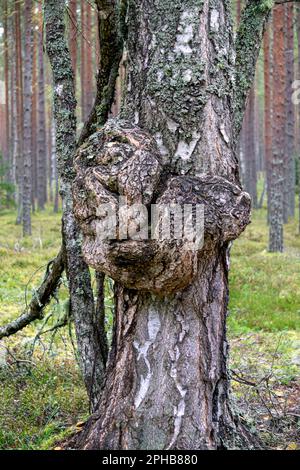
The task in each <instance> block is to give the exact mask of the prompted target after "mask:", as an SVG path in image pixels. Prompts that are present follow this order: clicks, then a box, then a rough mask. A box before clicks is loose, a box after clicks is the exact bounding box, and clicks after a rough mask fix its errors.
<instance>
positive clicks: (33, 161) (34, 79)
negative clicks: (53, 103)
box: [31, 29, 38, 212]
mask: <svg viewBox="0 0 300 470" xmlns="http://www.w3.org/2000/svg"><path fill="white" fill-rule="evenodd" d="M37 47H38V38H37V32H36V31H35V29H34V31H33V46H32V85H31V89H32V101H31V181H32V186H31V207H32V211H33V212H34V211H35V203H36V198H37V88H38V83H37Z"/></svg>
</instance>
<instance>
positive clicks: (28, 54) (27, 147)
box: [22, 0, 32, 236]
mask: <svg viewBox="0 0 300 470" xmlns="http://www.w3.org/2000/svg"><path fill="white" fill-rule="evenodd" d="M31 77H32V0H26V1H25V65H24V165H23V194H22V196H23V212H22V219H23V235H24V236H26V235H31Z"/></svg>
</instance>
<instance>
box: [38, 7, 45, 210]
mask: <svg viewBox="0 0 300 470" xmlns="http://www.w3.org/2000/svg"><path fill="white" fill-rule="evenodd" d="M38 38H39V41H38V44H39V47H38V129H37V130H38V135H37V201H38V208H39V209H40V210H43V209H44V208H45V203H46V202H47V138H46V109H45V65H44V51H43V19H42V10H41V5H39V29H38Z"/></svg>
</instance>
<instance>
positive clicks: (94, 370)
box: [44, 0, 105, 410]
mask: <svg viewBox="0 0 300 470" xmlns="http://www.w3.org/2000/svg"><path fill="white" fill-rule="evenodd" d="M64 13H65V1H64V0H45V2H44V23H45V34H46V48H47V53H48V57H49V60H50V64H51V68H52V73H53V82H54V119H55V133H56V155H57V165H58V173H59V176H60V191H61V196H62V201H63V217H62V223H63V227H62V233H63V242H64V246H65V253H66V260H65V266H66V272H67V277H68V283H69V292H70V308H71V312H72V315H73V318H74V324H75V330H76V337H77V347H78V355H79V360H80V365H81V370H82V373H83V378H84V382H85V385H86V389H87V392H88V395H89V397H90V401H91V409H92V410H93V409H94V408H95V406H96V404H97V402H98V399H99V395H100V391H101V388H102V386H103V374H104V370H105V360H104V356H103V351H102V349H101V337H102V333H103V332H102V331H100V329H101V325H100V324H99V323H98V317H97V315H96V311H95V304H94V296H93V290H92V285H91V277H90V272H89V268H88V266H87V265H86V263H85V261H84V260H83V257H82V253H81V235H80V232H79V229H78V226H77V223H76V221H75V218H74V215H73V201H72V193H71V184H72V180H73V177H74V168H73V158H74V154H75V150H76V114H75V109H76V99H75V89H74V79H73V71H72V65H71V57H70V53H69V50H68V47H67V43H66V39H65V24H64Z"/></svg>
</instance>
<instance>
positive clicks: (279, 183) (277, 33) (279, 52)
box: [269, 5, 285, 252]
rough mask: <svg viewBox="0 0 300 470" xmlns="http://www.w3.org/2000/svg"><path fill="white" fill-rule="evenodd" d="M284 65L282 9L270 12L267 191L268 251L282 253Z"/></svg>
mask: <svg viewBox="0 0 300 470" xmlns="http://www.w3.org/2000/svg"><path fill="white" fill-rule="evenodd" d="M284 72H285V63H284V6H282V5H279V6H276V7H275V8H274V12H273V74H272V87H273V93H272V97H273V114H272V116H273V119H272V135H273V138H272V159H271V164H270V168H271V182H270V183H271V187H270V209H269V216H270V233H269V250H270V251H271V252H276V251H279V252H281V251H283V209H284V207H283V205H284V198H283V190H284V155H285V148H284V143H285V140H284V139H285V138H284V134H285V73H284Z"/></svg>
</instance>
